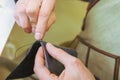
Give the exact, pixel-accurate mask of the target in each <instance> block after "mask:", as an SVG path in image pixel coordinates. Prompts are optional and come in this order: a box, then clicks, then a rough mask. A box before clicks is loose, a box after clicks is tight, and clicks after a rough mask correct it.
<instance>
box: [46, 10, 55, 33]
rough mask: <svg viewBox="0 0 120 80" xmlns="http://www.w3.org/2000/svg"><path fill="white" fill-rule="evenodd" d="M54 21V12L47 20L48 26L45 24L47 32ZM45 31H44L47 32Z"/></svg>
mask: <svg viewBox="0 0 120 80" xmlns="http://www.w3.org/2000/svg"><path fill="white" fill-rule="evenodd" d="M55 20H56V17H55V13H54V11H53V12H52V13H51V15H50V18H49V20H48V24H47V30H48V29H49V28H50V26H51V25H52V24H53V23H54V22H55ZM47 30H46V31H47Z"/></svg>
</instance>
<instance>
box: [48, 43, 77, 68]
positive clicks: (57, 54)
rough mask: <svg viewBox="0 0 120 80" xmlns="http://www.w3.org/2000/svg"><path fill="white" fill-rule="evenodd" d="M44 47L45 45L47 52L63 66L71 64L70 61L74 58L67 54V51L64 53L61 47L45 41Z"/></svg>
mask: <svg viewBox="0 0 120 80" xmlns="http://www.w3.org/2000/svg"><path fill="white" fill-rule="evenodd" d="M46 47H47V50H48V52H49V54H50V55H51V56H52V57H53V58H55V59H56V60H58V61H59V62H61V63H62V64H64V66H67V65H69V64H71V62H73V61H75V60H76V58H75V57H73V56H71V55H69V54H68V53H66V52H65V51H63V50H62V49H60V48H57V47H55V46H53V45H52V44H50V43H47V45H46Z"/></svg>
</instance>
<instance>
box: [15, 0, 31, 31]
mask: <svg viewBox="0 0 120 80" xmlns="http://www.w3.org/2000/svg"><path fill="white" fill-rule="evenodd" d="M27 3H28V0H19V1H18V2H17V4H16V9H15V14H14V16H15V20H16V22H17V24H18V25H19V26H21V27H22V28H23V29H24V30H25V31H26V32H31V26H30V23H29V20H28V17H27V15H26V5H27Z"/></svg>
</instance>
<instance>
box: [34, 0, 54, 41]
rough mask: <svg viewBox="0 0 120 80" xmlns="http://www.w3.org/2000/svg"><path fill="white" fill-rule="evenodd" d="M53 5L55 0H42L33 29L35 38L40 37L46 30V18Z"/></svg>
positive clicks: (38, 38)
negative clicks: (34, 28)
mask: <svg viewBox="0 0 120 80" xmlns="http://www.w3.org/2000/svg"><path fill="white" fill-rule="evenodd" d="M54 5H55V0H52V1H51V0H44V1H43V2H42V5H41V9H40V12H39V17H38V23H37V26H36V31H35V38H36V39H37V40H40V39H42V38H43V36H44V34H45V32H46V28H47V24H48V20H49V17H50V15H51V13H52V11H53V9H54ZM38 33H39V34H38Z"/></svg>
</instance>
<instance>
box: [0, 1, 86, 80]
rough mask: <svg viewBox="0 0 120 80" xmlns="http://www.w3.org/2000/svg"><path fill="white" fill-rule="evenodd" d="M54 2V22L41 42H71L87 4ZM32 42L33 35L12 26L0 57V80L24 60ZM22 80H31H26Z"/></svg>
mask: <svg viewBox="0 0 120 80" xmlns="http://www.w3.org/2000/svg"><path fill="white" fill-rule="evenodd" d="M56 1H57V3H56V8H55V13H56V22H55V24H53V26H52V27H51V28H50V30H49V31H48V32H47V33H46V35H45V37H44V39H43V40H44V41H47V42H51V43H53V44H55V45H60V44H62V43H64V42H67V41H71V40H73V39H74V38H75V37H76V35H77V34H79V33H80V31H81V28H80V27H81V25H82V20H83V18H84V16H85V12H86V7H87V3H85V2H82V1H80V0H56ZM6 24H7V22H6ZM0 26H1V25H0ZM34 41H35V39H34V36H33V34H27V33H25V32H24V31H23V30H22V29H21V28H20V27H18V25H17V24H15V25H14V27H13V29H12V31H11V34H10V36H9V39H8V41H7V43H6V45H5V48H4V50H3V52H2V56H1V57H0V80H5V78H6V76H7V75H8V74H9V73H10V71H12V70H13V69H14V68H15V66H16V65H17V64H18V63H19V62H20V61H21V60H22V58H24V56H25V54H24V53H25V51H26V50H27V49H28V48H29V47H30V46H31V45H32V43H33V42H34ZM22 80H23V79H22ZM24 80H33V79H31V78H26V79H24Z"/></svg>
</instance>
